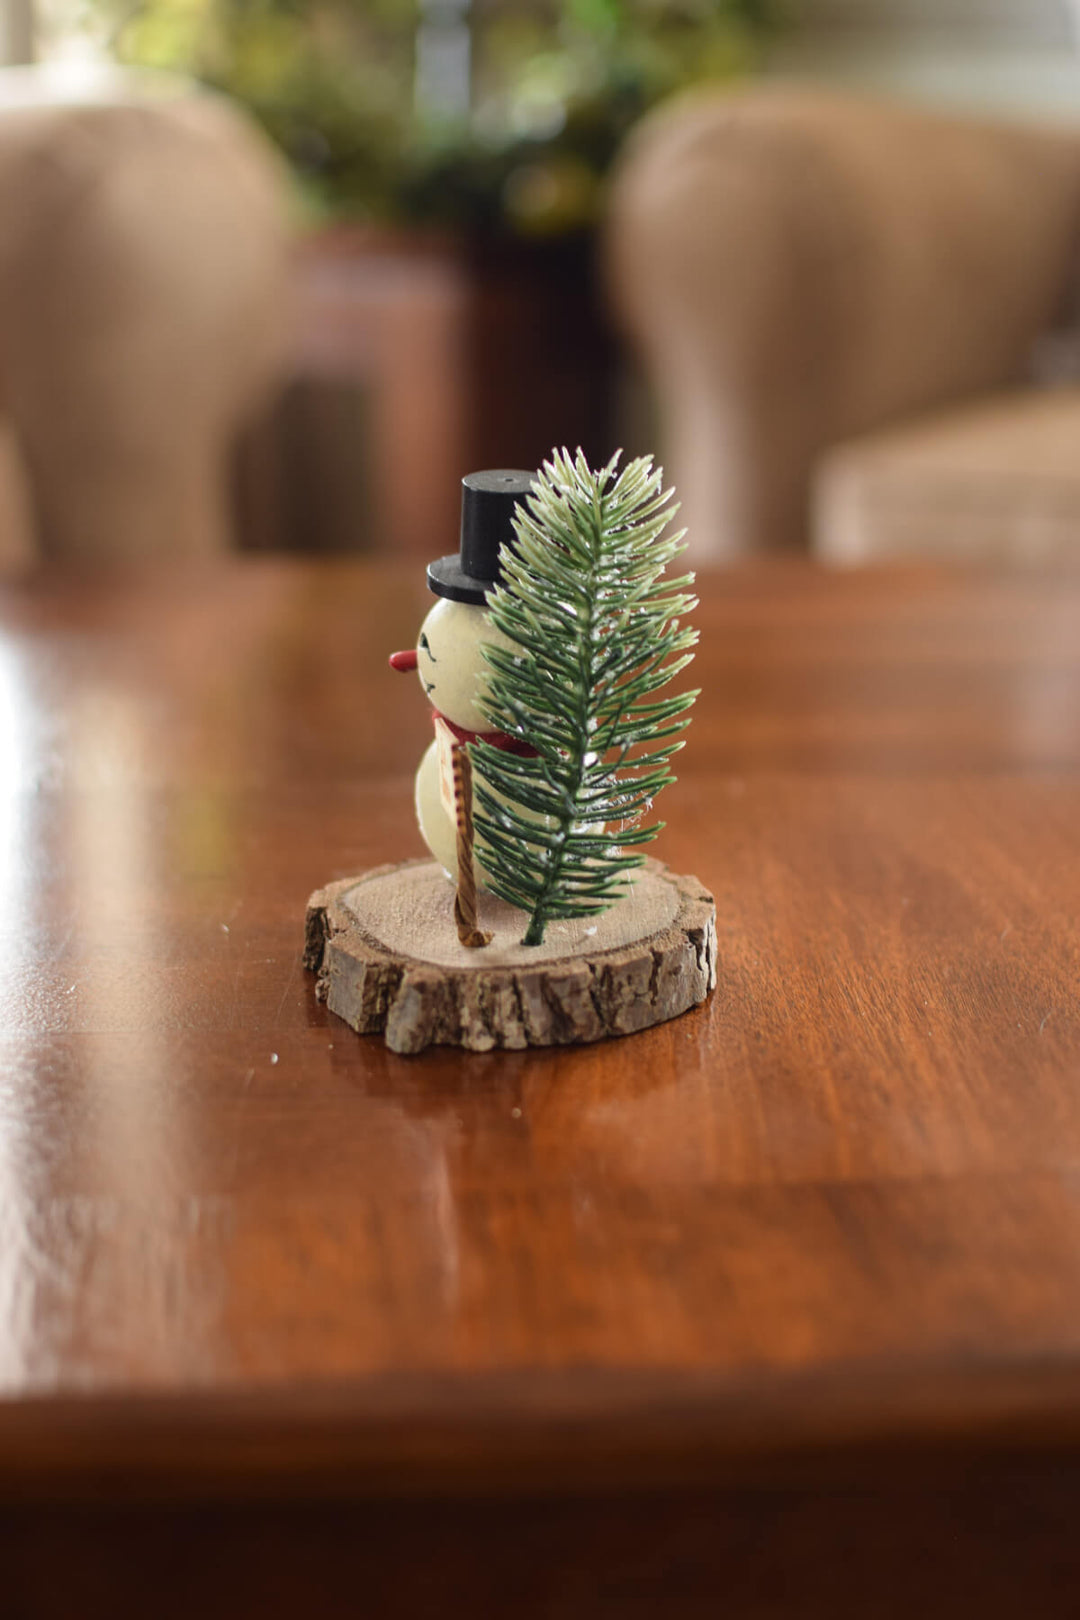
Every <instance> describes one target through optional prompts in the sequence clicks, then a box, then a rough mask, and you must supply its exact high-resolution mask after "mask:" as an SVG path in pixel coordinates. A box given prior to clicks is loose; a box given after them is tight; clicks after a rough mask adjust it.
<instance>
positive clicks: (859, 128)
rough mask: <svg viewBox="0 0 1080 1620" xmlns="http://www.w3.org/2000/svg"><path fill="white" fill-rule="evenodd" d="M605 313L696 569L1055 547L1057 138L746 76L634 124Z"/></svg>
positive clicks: (1061, 407)
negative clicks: (637, 366)
mask: <svg viewBox="0 0 1080 1620" xmlns="http://www.w3.org/2000/svg"><path fill="white" fill-rule="evenodd" d="M607 256H608V265H609V271H610V281H611V286H612V289H613V293H614V298H615V303H616V307H617V310H618V311H619V313H620V315H621V317H622V319H623V321H624V323H625V326H626V328H627V330H628V332H629V333H630V335H631V336H632V338H633V340H634V341H635V343H636V344H637V346H638V348H639V351H640V353H641V356H642V358H643V360H644V364H645V368H646V372H647V375H648V377H649V379H650V381H651V383H652V385H653V388H654V391H655V397H656V400H657V404H658V408H659V411H660V416H661V430H662V436H663V439H664V442H665V452H666V456H667V463H668V470H669V472H670V473H671V474H672V476H673V477H674V478H675V480H676V481H677V483H678V485H679V489H680V494H681V496H682V498H683V501H684V514H685V517H686V519H687V521H688V523H689V524H690V527H691V533H692V535H693V537H694V545H695V550H696V552H697V554H698V555H699V556H717V557H720V556H732V555H738V554H741V553H746V552H751V551H758V550H766V549H776V548H783V547H792V546H800V545H806V544H807V543H808V542H812V543H813V544H814V546H815V547H816V548H817V549H818V550H819V551H820V552H821V553H822V554H825V555H827V556H831V557H837V558H839V557H842V558H845V559H848V560H856V559H861V558H866V557H884V556H895V555H901V554H904V555H906V554H912V553H918V554H921V555H930V556H944V557H949V556H955V557H972V556H990V555H997V556H1001V555H1005V556H1014V557H1025V556H1034V555H1039V556H1047V555H1055V554H1060V553H1061V552H1062V551H1069V550H1071V551H1072V552H1073V553H1074V554H1075V555H1077V556H1078V557H1080V390H1078V389H1076V388H1062V389H1060V390H1056V391H1052V392H1045V391H1044V392H1040V391H1035V390H1033V389H1032V388H1031V368H1032V363H1033V355H1035V354H1036V353H1037V352H1038V350H1039V348H1040V345H1042V346H1043V348H1044V349H1045V345H1046V340H1047V334H1049V333H1052V332H1053V330H1054V329H1055V327H1060V326H1061V325H1062V324H1064V323H1067V322H1068V321H1069V319H1070V318H1071V317H1072V315H1073V312H1074V309H1075V308H1076V307H1080V301H1078V300H1077V296H1076V295H1077V293H1078V291H1080V132H1067V131H1050V130H1047V129H1042V128H1027V127H1020V126H1017V125H1014V124H1007V123H1000V124H997V123H987V122H976V121H973V120H970V119H959V118H951V117H948V116H944V115H941V114H933V113H929V112H926V111H923V110H916V109H914V108H909V107H906V106H903V105H894V104H888V103H883V102H877V101H871V100H863V99H860V98H857V97H854V96H846V95H840V94H834V93H826V92H819V91H818V92H815V91H808V90H799V89H796V88H793V87H790V86H779V85H777V86H771V87H767V88H755V89H753V90H750V91H745V92H742V93H739V94H726V95H725V94H717V93H711V94H708V95H698V96H696V97H693V98H690V99H687V100H683V101H680V102H677V103H674V104H672V105H670V106H668V107H667V108H665V109H663V110H661V111H660V112H659V113H658V114H657V115H656V116H654V117H653V118H652V119H650V120H648V121H647V122H646V123H645V124H644V125H643V126H642V127H641V128H640V130H639V131H638V132H637V135H636V137H635V138H634V139H633V140H632V141H631V142H630V144H629V147H628V150H627V152H626V155H625V159H624V162H623V164H622V167H621V171H620V173H619V174H618V176H617V179H616V183H615V186H614V190H613V197H612V205H611V212H610V219H609V228H608V238H607Z"/></svg>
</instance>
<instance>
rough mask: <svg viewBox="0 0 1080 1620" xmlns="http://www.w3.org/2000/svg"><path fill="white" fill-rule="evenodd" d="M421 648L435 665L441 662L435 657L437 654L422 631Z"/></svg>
mask: <svg viewBox="0 0 1080 1620" xmlns="http://www.w3.org/2000/svg"><path fill="white" fill-rule="evenodd" d="M419 647H420V651H421V652H426V653H427V655H428V657H429V658H430V659H431V662H432V663H433V664H437V663H438V662H439V660H438V659H437V658H436V657H435V654H434V653H433V652H432V650H431V643H430V641H429V640H428V638H427V636H426V635H425V634H424V632H423V631H422V630H421V632H420V641H419Z"/></svg>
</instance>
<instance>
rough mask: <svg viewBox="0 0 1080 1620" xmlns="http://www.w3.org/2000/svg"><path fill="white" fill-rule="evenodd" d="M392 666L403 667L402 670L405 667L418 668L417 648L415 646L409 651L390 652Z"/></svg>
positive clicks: (392, 667)
mask: <svg viewBox="0 0 1080 1620" xmlns="http://www.w3.org/2000/svg"><path fill="white" fill-rule="evenodd" d="M390 668H391V669H402V670H404V669H415V668H416V648H415V647H410V648H409V650H408V652H396V653H391V654H390Z"/></svg>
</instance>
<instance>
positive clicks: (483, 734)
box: [431, 709, 539, 759]
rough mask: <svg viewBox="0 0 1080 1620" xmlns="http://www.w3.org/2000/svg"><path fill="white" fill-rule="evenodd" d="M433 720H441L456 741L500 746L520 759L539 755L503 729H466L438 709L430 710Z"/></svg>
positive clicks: (534, 757)
mask: <svg viewBox="0 0 1080 1620" xmlns="http://www.w3.org/2000/svg"><path fill="white" fill-rule="evenodd" d="M431 715H432V719H433V720H441V721H442V723H443V725H444V726H445V727H446V729H447V731H449V732H451V733H452V734H453V737H454V741H455V742H458V743H471V742H483V743H488V744H490V746H491V747H492V748H501V749H502V751H503V753H504V754H517V755H518V757H519V758H520V759H537V758H539V755H538V753H537V751H536V749H535V748H530V746H529V744H528V743H527V742H522V740H521V738H520V737H511V736H509V735H508V734H507V732H505V731H467V730H466V729H465V727H464V726H455V724H454V722H453V721H452V720H448V719H447V718H446V716H445V714H440V713H439V711H438V709H432V711H431Z"/></svg>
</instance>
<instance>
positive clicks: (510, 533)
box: [427, 467, 536, 607]
mask: <svg viewBox="0 0 1080 1620" xmlns="http://www.w3.org/2000/svg"><path fill="white" fill-rule="evenodd" d="M535 479H536V474H535V473H531V472H519V471H516V470H515V471H511V470H509V469H508V468H505V467H500V468H496V469H495V471H494V472H474V473H466V475H465V477H464V478H463V479H462V480H461V551H460V553H459V554H457V555H456V556H455V555H454V554H453V553H452V554H451V555H450V556H449V557H440V558H439V559H438V561H437V562H433V563H429V564H428V571H427V581H428V586H429V587H430V589H431V590H433V591H434V592H435V595H436V596H448V597H449V598H450V600H451V601H452V602H472V603H474V604H475V605H476V606H477V607H483V605H484V603H485V602H486V601H487V594H488V592H489V591H490V589H491V587H492V586H493V585H495V584H497V582H498V581H499V580H500V579H501V578H502V570H501V568H500V567H499V548H500V546H503V545H509V544H511V543H512V541H513V538H514V527H513V517H514V511H515V508H516V507H517V504H518V502H519V501H521V500H524V498H525V496H526V495H527V494H528V493H529V491H530V489H531V488H532V486H533V483H534V482H535Z"/></svg>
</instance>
